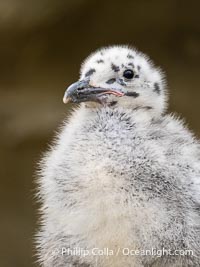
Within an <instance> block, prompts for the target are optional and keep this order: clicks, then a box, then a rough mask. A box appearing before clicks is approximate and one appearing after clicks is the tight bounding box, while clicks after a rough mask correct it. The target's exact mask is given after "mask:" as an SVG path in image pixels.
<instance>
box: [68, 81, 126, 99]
mask: <svg viewBox="0 0 200 267" xmlns="http://www.w3.org/2000/svg"><path fill="white" fill-rule="evenodd" d="M107 94H113V95H115V96H123V95H124V93H122V92H120V91H117V90H114V89H105V88H101V87H94V86H91V85H89V80H81V81H78V82H75V83H73V84H72V85H70V86H69V87H68V88H67V90H66V91H65V94H64V97H63V102H64V103H65V104H66V103H69V102H73V103H81V102H86V101H94V102H99V103H102V96H104V95H107Z"/></svg>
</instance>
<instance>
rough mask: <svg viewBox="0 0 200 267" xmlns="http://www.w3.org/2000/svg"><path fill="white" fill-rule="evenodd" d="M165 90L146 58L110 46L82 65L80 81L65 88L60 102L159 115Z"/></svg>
mask: <svg viewBox="0 0 200 267" xmlns="http://www.w3.org/2000/svg"><path fill="white" fill-rule="evenodd" d="M165 87H166V86H165V80H164V75H163V73H162V72H161V70H160V69H159V68H156V67H154V65H153V63H152V62H151V61H150V60H149V58H148V57H147V56H146V55H144V54H142V53H140V52H138V51H137V50H136V49H134V48H130V47H127V46H111V47H106V48H102V49H100V50H98V51H96V52H95V53H93V54H91V55H90V56H89V57H88V58H87V59H86V60H85V61H84V63H83V64H82V67H81V74H80V80H79V81H78V82H76V83H74V84H72V85H71V86H70V87H68V89H67V90H66V93H65V96H64V99H63V100H64V102H65V103H66V102H68V101H72V102H77V103H80V102H87V106H88V107H94V106H99V105H102V107H103V106H111V107H113V108H115V107H119V106H121V107H124V108H129V109H139V108H143V109H146V110H151V111H153V112H154V113H157V114H161V113H163V112H164V111H165V110H166V106H167V104H166V102H167V93H166V88H165ZM94 103H95V104H94Z"/></svg>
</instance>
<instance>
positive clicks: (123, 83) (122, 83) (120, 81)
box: [118, 79, 126, 86]
mask: <svg viewBox="0 0 200 267" xmlns="http://www.w3.org/2000/svg"><path fill="white" fill-rule="evenodd" d="M118 82H119V84H121V85H124V86H126V83H125V82H124V80H123V79H118Z"/></svg>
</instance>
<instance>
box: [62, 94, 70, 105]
mask: <svg viewBox="0 0 200 267" xmlns="http://www.w3.org/2000/svg"><path fill="white" fill-rule="evenodd" d="M70 101H71V98H70V97H65V96H64V97H63V103H64V104H67V103H69V102H70Z"/></svg>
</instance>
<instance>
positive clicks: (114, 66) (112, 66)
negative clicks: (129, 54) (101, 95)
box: [111, 63, 120, 72]
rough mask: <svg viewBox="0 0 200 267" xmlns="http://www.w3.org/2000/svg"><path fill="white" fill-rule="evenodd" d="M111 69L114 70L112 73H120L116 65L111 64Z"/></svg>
mask: <svg viewBox="0 0 200 267" xmlns="http://www.w3.org/2000/svg"><path fill="white" fill-rule="evenodd" d="M111 69H112V70H114V72H118V71H120V68H119V67H118V66H117V65H115V64H113V63H112V64H111Z"/></svg>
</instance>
